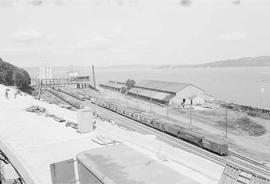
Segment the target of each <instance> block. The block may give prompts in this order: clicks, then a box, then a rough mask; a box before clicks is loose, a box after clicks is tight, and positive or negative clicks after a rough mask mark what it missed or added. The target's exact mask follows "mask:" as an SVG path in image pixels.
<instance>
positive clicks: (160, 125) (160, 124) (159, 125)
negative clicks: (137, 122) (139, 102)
mask: <svg viewBox="0 0 270 184" xmlns="http://www.w3.org/2000/svg"><path fill="white" fill-rule="evenodd" d="M165 126H166V123H165V122H164V121H162V119H153V121H152V127H153V128H155V129H158V130H160V131H162V132H165Z"/></svg>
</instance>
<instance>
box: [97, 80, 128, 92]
mask: <svg viewBox="0 0 270 184" xmlns="http://www.w3.org/2000/svg"><path fill="white" fill-rule="evenodd" d="M99 86H100V87H102V88H105V89H110V90H114V91H117V92H120V93H125V92H126V91H127V87H126V85H124V84H119V83H116V82H112V81H109V82H106V83H101V84H99Z"/></svg>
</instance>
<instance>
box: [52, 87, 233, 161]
mask: <svg viewBox="0 0 270 184" xmlns="http://www.w3.org/2000/svg"><path fill="white" fill-rule="evenodd" d="M57 90H58V91H60V92H63V93H65V94H67V95H70V96H72V97H74V98H76V99H78V100H81V101H86V100H90V101H91V103H93V104H95V105H97V106H100V107H103V108H106V109H108V110H110V111H113V112H115V113H117V114H120V115H122V116H125V117H127V118H129V119H132V120H135V121H137V122H139V123H141V124H144V125H146V126H149V127H151V128H154V129H156V130H159V131H161V132H164V133H166V134H169V135H171V136H174V137H176V138H178V139H181V140H184V141H186V142H189V143H191V144H193V145H196V146H198V147H200V148H203V149H206V150H208V151H210V152H212V153H215V154H218V155H220V156H226V155H228V152H229V150H228V143H227V142H226V141H225V140H223V139H222V138H220V137H217V136H215V137H213V136H210V135H207V136H206V135H203V134H202V133H200V132H196V131H194V130H193V128H192V127H190V126H187V125H186V124H185V123H179V122H178V123H175V122H174V121H173V120H169V119H166V118H160V117H157V116H153V115H150V114H147V113H145V112H144V111H142V110H140V109H137V108H133V107H129V106H125V105H123V104H120V103H119V102H117V101H113V100H109V99H104V98H97V97H95V98H91V97H89V96H87V97H86V96H85V95H81V94H77V93H75V92H71V91H70V90H69V89H68V88H59V89H57ZM50 91H51V92H54V93H57V92H56V91H52V90H50ZM56 95H57V96H61V95H60V94H59V93H57V94H56ZM69 102H71V104H74V105H75V106H76V107H78V108H79V107H80V105H79V104H78V102H75V101H71V100H70V101H69ZM100 116H101V117H102V118H104V119H108V117H105V116H104V117H103V116H102V115H100Z"/></svg>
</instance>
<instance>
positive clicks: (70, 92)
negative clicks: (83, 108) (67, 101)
mask: <svg viewBox="0 0 270 184" xmlns="http://www.w3.org/2000/svg"><path fill="white" fill-rule="evenodd" d="M58 91H61V92H63V93H66V94H67V95H70V96H72V97H74V98H77V99H78V100H81V101H85V99H86V97H85V96H84V95H80V94H78V93H75V92H72V91H71V89H69V88H58Z"/></svg>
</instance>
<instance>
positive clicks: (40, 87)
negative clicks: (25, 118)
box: [38, 79, 42, 100]
mask: <svg viewBox="0 0 270 184" xmlns="http://www.w3.org/2000/svg"><path fill="white" fill-rule="evenodd" d="M41 92H42V79H40V84H39V92H38V100H40V98H41Z"/></svg>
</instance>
